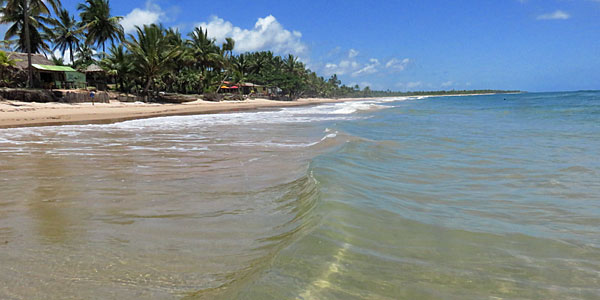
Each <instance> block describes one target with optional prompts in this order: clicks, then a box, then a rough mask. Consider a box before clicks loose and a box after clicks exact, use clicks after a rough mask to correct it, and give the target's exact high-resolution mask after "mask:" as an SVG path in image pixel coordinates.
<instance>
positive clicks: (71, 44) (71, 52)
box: [63, 43, 73, 65]
mask: <svg viewBox="0 0 600 300" xmlns="http://www.w3.org/2000/svg"><path fill="white" fill-rule="evenodd" d="M69 53H70V54H71V65H73V43H69ZM63 56H64V54H63Z"/></svg>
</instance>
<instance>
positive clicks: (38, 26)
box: [1, 5, 54, 53]
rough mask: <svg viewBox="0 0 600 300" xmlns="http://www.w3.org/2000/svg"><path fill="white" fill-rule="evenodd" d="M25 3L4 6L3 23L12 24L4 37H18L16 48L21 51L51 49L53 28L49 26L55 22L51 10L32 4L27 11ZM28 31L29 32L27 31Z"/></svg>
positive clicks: (7, 38) (33, 51) (36, 51)
mask: <svg viewBox="0 0 600 300" xmlns="http://www.w3.org/2000/svg"><path fill="white" fill-rule="evenodd" d="M23 8H24V6H23V5H16V6H6V7H3V8H2V19H1V22H2V23H9V24H12V25H11V26H10V27H9V28H8V30H7V31H6V34H5V35H4V39H6V40H10V39H15V38H16V41H17V43H16V50H17V51H20V52H28V49H30V52H31V53H40V52H43V51H49V50H50V47H49V46H48V43H47V41H48V39H49V37H51V36H52V30H51V29H50V27H48V25H49V24H53V23H54V19H52V18H51V17H50V16H49V12H48V11H47V10H46V9H45V7H44V6H41V5H32V6H30V7H29V9H28V10H29V11H28V12H26V11H25V10H24V9H23ZM25 15H27V17H28V18H27V25H28V27H29V29H28V30H25V29H26V28H27V27H25V24H24V23H25V22H24V17H25ZM26 31H28V32H26ZM28 42H29V45H28V44H27V43H28Z"/></svg>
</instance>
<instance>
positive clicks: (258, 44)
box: [197, 15, 308, 56]
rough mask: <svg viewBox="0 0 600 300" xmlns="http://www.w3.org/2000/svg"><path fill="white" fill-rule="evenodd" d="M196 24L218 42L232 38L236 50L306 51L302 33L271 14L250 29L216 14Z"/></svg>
mask: <svg viewBox="0 0 600 300" xmlns="http://www.w3.org/2000/svg"><path fill="white" fill-rule="evenodd" d="M197 25H198V26H200V27H202V28H203V29H206V30H207V31H208V35H209V36H210V37H211V38H215V39H216V40H217V42H218V43H222V42H224V41H225V38H227V37H231V38H233V39H234V40H235V50H236V51H238V52H247V51H260V50H272V51H273V52H276V53H278V54H288V53H291V54H295V55H299V56H302V55H304V54H306V52H307V51H308V47H307V46H306V45H305V44H304V43H303V42H302V40H301V38H302V33H300V32H299V31H290V30H287V29H285V28H284V27H283V26H282V25H281V23H279V22H278V21H277V19H276V18H275V17H274V16H272V15H269V16H267V17H265V18H259V19H258V21H257V22H256V24H255V25H254V28H251V29H243V28H240V27H236V26H234V25H233V24H232V23H231V22H229V21H225V20H223V19H221V18H219V17H216V16H213V17H211V19H210V21H209V22H208V23H206V22H203V23H199V24H197Z"/></svg>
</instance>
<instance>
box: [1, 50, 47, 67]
mask: <svg viewBox="0 0 600 300" xmlns="http://www.w3.org/2000/svg"><path fill="white" fill-rule="evenodd" d="M7 54H8V55H10V58H12V59H14V60H16V63H15V67H16V68H17V69H20V70H26V69H27V53H21V52H8V53H7ZM31 63H32V64H37V65H48V66H53V65H54V63H53V62H52V61H51V60H49V59H48V58H46V57H45V56H44V55H42V54H39V53H35V54H31Z"/></svg>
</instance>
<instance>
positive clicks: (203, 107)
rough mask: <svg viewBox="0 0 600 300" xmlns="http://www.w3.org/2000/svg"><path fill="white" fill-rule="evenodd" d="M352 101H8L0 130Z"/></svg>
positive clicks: (1, 105) (1, 110)
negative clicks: (177, 102)
mask: <svg viewBox="0 0 600 300" xmlns="http://www.w3.org/2000/svg"><path fill="white" fill-rule="evenodd" d="M352 100H360V99H323V98H307V99H300V100H298V101H273V100H266V99H254V100H246V101H231V102H230V101H225V102H208V101H202V100H198V101H194V102H188V103H185V104H155V103H140V102H136V103H127V102H119V101H114V100H111V101H110V103H96V104H95V105H92V104H91V103H80V104H66V103H29V102H20V101H8V100H7V101H0V128H10V127H26V126H48V125H67V124H91V123H111V122H118V121H125V120H131V119H139V118H152V117H160V116H172V115H188V114H206V113H219V112H227V111H244V110H255V109H261V108H277V107H290V106H303V105H314V104H320V103H333V102H344V101H352Z"/></svg>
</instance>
